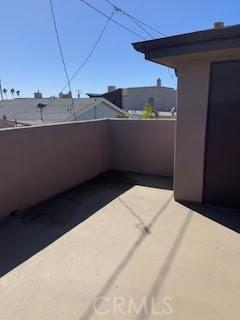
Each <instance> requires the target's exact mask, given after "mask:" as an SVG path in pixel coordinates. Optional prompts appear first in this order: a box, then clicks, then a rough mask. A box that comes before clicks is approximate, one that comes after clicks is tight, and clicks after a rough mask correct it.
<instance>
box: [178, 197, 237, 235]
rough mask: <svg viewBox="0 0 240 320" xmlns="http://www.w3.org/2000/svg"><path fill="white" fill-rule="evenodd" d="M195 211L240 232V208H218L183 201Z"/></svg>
mask: <svg viewBox="0 0 240 320" xmlns="http://www.w3.org/2000/svg"><path fill="white" fill-rule="evenodd" d="M181 204H183V205H184V206H185V207H188V208H189V209H191V210H192V211H195V213H199V214H201V215H203V216H204V217H207V218H209V219H211V220H213V221H215V222H217V223H220V224H221V225H223V226H225V227H226V228H229V229H231V230H233V231H235V232H238V233H240V210H231V209H225V208H217V207H210V206H204V205H200V204H192V203H191V204H189V203H185V202H181Z"/></svg>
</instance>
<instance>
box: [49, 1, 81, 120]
mask: <svg viewBox="0 0 240 320" xmlns="http://www.w3.org/2000/svg"><path fill="white" fill-rule="evenodd" d="M49 4H50V8H51V14H52V19H53V25H54V30H55V33H56V37H57V43H58V48H59V52H60V55H61V59H62V64H63V68H64V72H65V75H66V78H67V85H68V87H69V90H70V93H71V98H72V108H73V115H74V119H75V120H76V114H75V110H74V100H73V96H72V88H71V84H70V79H69V75H68V71H67V66H66V62H65V59H64V55H63V50H62V45H61V41H60V37H59V32H58V28H57V23H56V18H55V14H54V9H53V4H52V0H49Z"/></svg>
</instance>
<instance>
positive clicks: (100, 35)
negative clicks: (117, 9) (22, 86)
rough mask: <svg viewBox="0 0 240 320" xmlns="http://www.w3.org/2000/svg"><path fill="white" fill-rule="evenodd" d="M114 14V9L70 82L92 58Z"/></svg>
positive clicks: (51, 101) (70, 80)
mask: <svg viewBox="0 0 240 320" xmlns="http://www.w3.org/2000/svg"><path fill="white" fill-rule="evenodd" d="M113 15H114V11H113V12H112V14H111V15H110V16H109V18H108V20H107V22H106V23H105V25H104V27H103V29H102V31H101V32H100V34H99V36H98V38H97V40H96V41H95V43H94V45H93V47H92V49H91V50H90V52H89V54H88V55H87V56H86V58H85V59H84V61H83V63H82V64H81V65H80V66H79V67H78V68H77V70H76V71H75V72H74V74H73V75H72V77H71V78H70V79H69V82H70V83H71V82H72V80H73V79H74V78H75V77H76V76H77V74H78V73H79V72H80V70H81V69H82V68H83V67H84V66H85V65H86V64H87V62H88V60H89V59H90V57H91V56H92V54H93V53H94V51H95V49H96V47H97V45H98V44H99V42H100V41H101V39H102V36H103V34H104V32H105V31H106V28H107V26H108V24H109V22H110V21H111V18H112V16H113ZM69 82H68V83H69ZM68 83H67V84H66V85H65V86H64V87H63V88H62V90H61V91H60V92H62V91H64V90H65V89H66V87H67V86H68ZM54 100H55V98H52V100H50V102H49V103H48V104H47V105H46V106H49V105H50V104H51V103H53V101H54Z"/></svg>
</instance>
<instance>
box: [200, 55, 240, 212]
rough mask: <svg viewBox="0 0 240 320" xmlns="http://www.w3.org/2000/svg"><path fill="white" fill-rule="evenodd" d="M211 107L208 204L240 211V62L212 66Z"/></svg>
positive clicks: (205, 185)
mask: <svg viewBox="0 0 240 320" xmlns="http://www.w3.org/2000/svg"><path fill="white" fill-rule="evenodd" d="M208 108H209V109H208V123H207V132H206V153H205V177H204V202H205V203H206V204H210V205H216V206H222V207H228V208H240V61H230V62H221V63H213V64H212V66H211V79H210V95H209V107H208Z"/></svg>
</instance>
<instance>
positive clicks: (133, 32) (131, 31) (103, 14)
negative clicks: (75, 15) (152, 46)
mask: <svg viewBox="0 0 240 320" xmlns="http://www.w3.org/2000/svg"><path fill="white" fill-rule="evenodd" d="M80 1H81V2H83V3H84V4H86V5H87V6H88V7H90V8H91V9H93V10H94V11H96V12H98V13H99V14H101V15H102V16H104V17H105V18H108V19H109V18H110V20H111V21H112V22H114V23H115V24H117V25H118V26H119V27H121V28H123V29H125V30H127V31H128V32H130V33H132V34H134V35H135V36H137V37H139V38H141V39H143V40H146V39H145V38H143V37H142V36H140V35H139V34H137V33H136V32H135V31H133V30H131V29H130V28H128V27H126V26H124V25H123V24H121V23H119V22H118V21H117V20H115V19H113V18H111V17H109V16H108V15H107V14H105V13H104V12H102V11H100V10H99V9H97V8H96V7H94V6H93V5H91V4H90V3H88V2H87V1H85V0H80Z"/></svg>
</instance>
